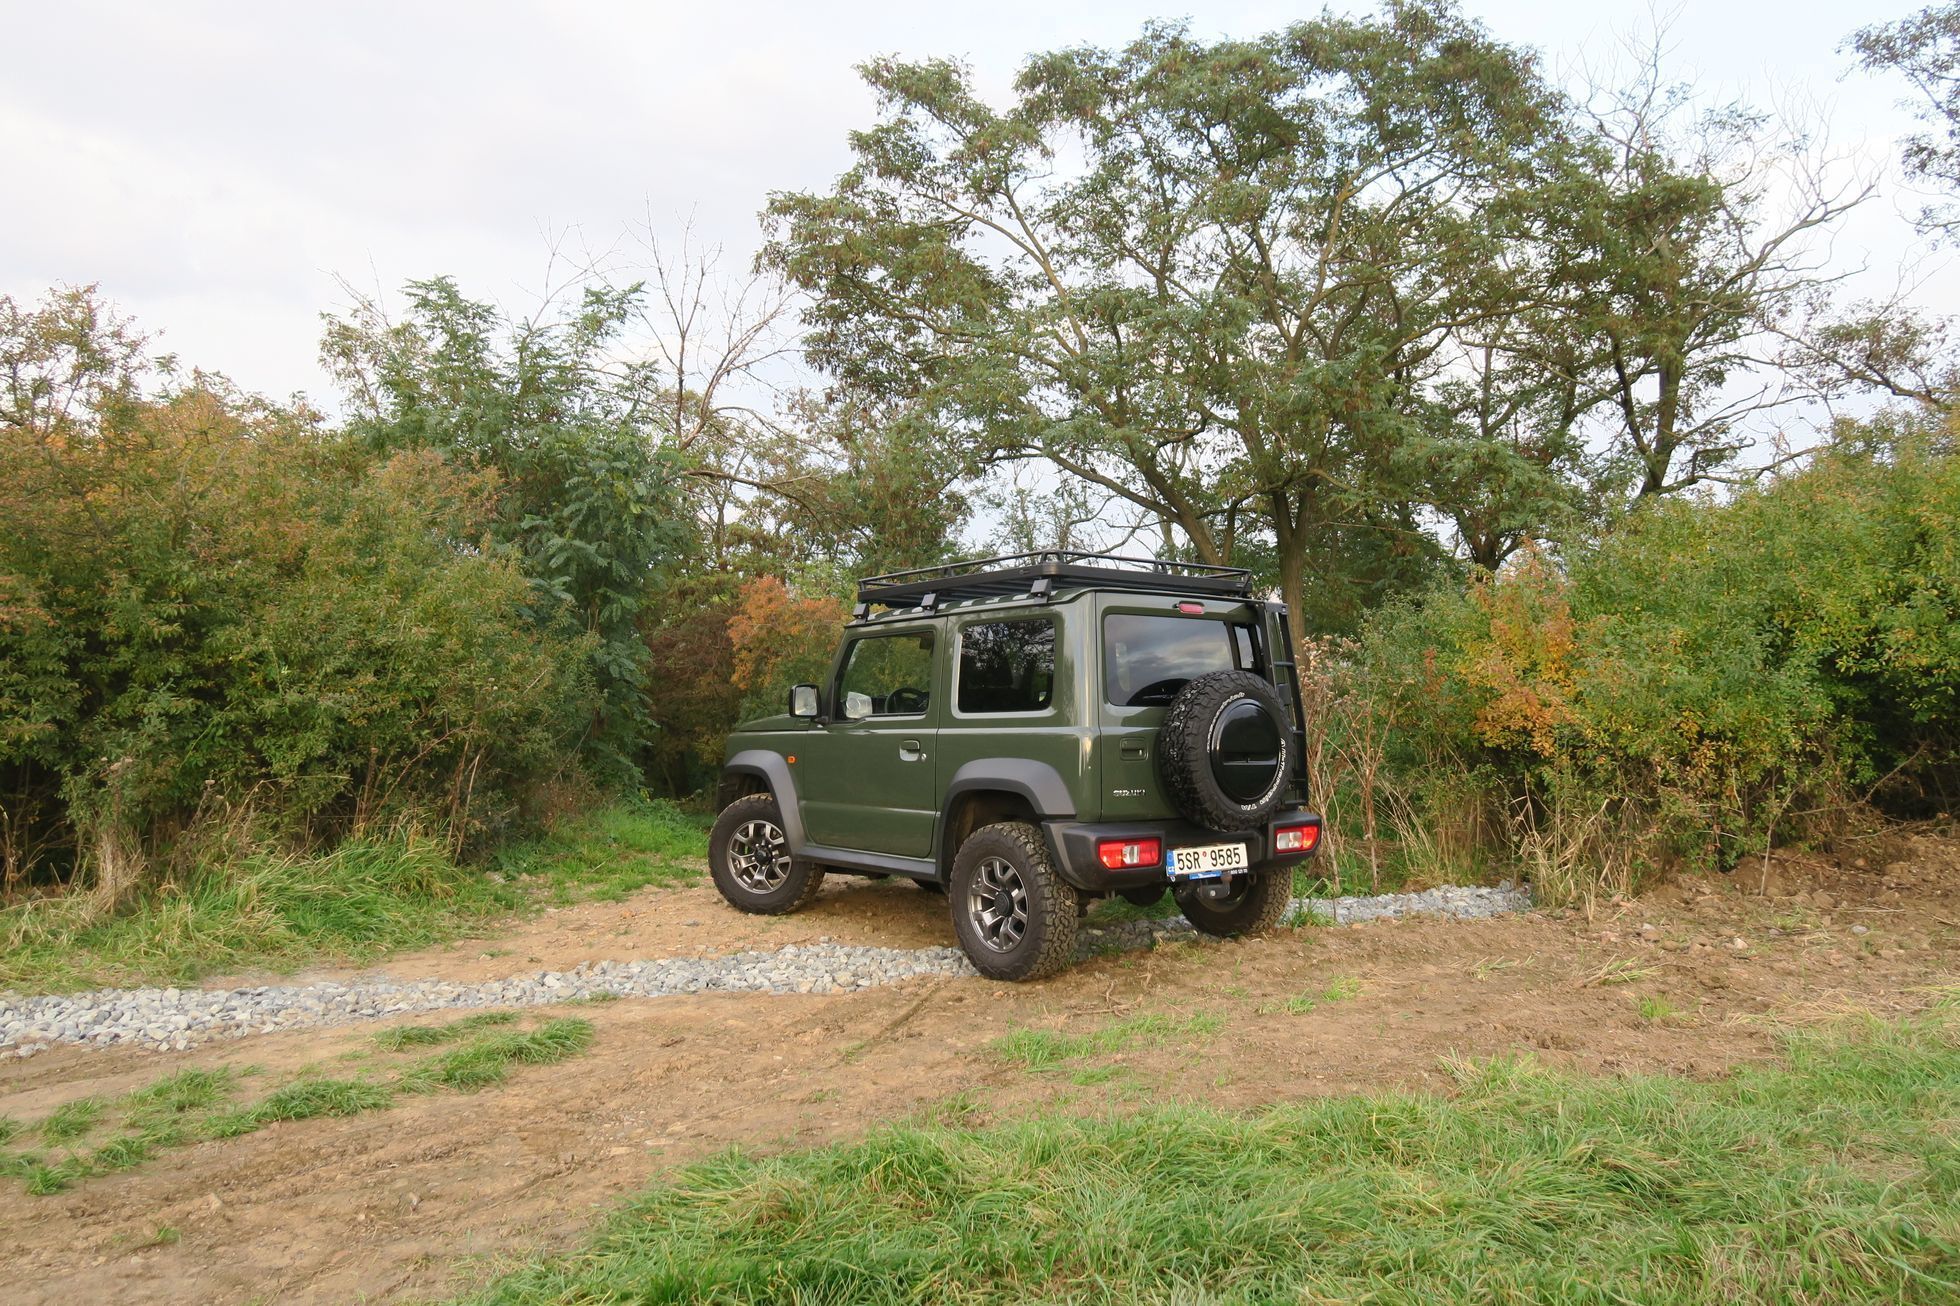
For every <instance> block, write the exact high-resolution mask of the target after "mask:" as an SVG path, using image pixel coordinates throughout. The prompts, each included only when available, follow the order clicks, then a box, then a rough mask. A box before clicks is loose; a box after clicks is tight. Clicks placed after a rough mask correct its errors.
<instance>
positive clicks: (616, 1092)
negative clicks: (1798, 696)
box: [0, 838, 1960, 1304]
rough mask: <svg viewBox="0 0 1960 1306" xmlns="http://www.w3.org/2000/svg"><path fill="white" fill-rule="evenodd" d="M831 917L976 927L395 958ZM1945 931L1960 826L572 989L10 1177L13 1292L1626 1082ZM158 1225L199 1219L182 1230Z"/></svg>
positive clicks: (17, 1110) (18, 1105) (377, 1266)
mask: <svg viewBox="0 0 1960 1306" xmlns="http://www.w3.org/2000/svg"><path fill="white" fill-rule="evenodd" d="M1861 861H1862V862H1863V863H1864V864H1863V865H1860V864H1858V863H1859V862H1861ZM1765 891H1766V892H1765ZM820 937H828V938H831V939H833V940H835V941H838V942H844V943H877V944H886V945H894V946H923V945H927V944H941V943H945V942H948V941H949V940H950V938H951V930H950V927H949V926H948V925H947V923H946V921H945V919H944V903H943V900H942V899H939V898H937V897H934V896H930V895H927V894H924V893H921V892H919V891H918V890H916V889H915V888H912V887H911V886H909V885H904V884H898V883H892V882H885V883H865V882H859V881H840V882H834V883H833V884H832V885H831V886H827V887H826V889H825V892H824V894H823V896H822V897H821V898H820V899H819V901H818V902H817V904H816V905H815V906H814V907H813V908H812V909H811V910H809V911H806V912H805V913H803V914H801V915H798V916H795V917H791V918H787V919H780V920H778V919H758V918H750V917H742V916H738V915H736V914H735V913H733V912H731V911H729V910H728V909H726V908H725V907H723V906H722V905H721V904H720V902H719V900H718V899H716V898H715V897H714V895H713V894H712V892H711V891H710V890H708V889H706V888H690V889H679V890H664V891H663V890H649V891H647V892H645V893H643V894H641V895H639V896H637V897H636V898H634V899H632V900H630V901H629V902H627V903H624V904H590V905H587V906H583V907H577V908H570V909H566V910H563V911H560V912H557V913H555V914H552V915H549V916H546V917H543V918H541V919H539V920H537V921H535V922H533V923H530V924H528V925H525V926H524V927H522V928H519V929H517V930H514V931H512V932H510V933H508V934H505V935H503V936H501V937H498V938H495V939H483V940H475V941H471V942H469V943H466V944H463V945H459V946H457V947H453V948H450V949H445V950H442V951H437V952H431V953H428V954H421V955H416V956H412V957H404V958H399V959H397V960H395V961H393V962H391V963H390V964H389V965H388V966H387V967H386V968H385V969H386V971H387V973H389V974H392V975H399V976H404V977H412V976H433V975H443V976H449V977H454V978H487V977H491V976H497V975H503V974H509V973H512V972H515V971H518V970H522V969H525V968H527V967H528V968H537V967H539V966H548V967H564V966H570V965H572V964H575V963H576V962H578V961H581V960H594V959H600V958H608V957H611V958H625V957H656V956H676V955H692V954H695V953H719V952H724V951H730V950H734V949H736V948H741V947H774V946H779V945H781V944H783V943H789V942H814V941H816V940H817V939H818V938H820ZM1956 943H1960V842H1954V841H1946V840H1936V839H1931V838H1920V839H1915V840H1912V841H1910V842H1908V843H1905V844H1902V845H1900V846H1899V847H1897V848H1895V849H1893V850H1891V851H1890V853H1889V854H1880V853H1878V852H1873V853H1870V854H1868V855H1865V856H1863V857H1858V856H1855V855H1847V859H1846V861H1845V863H1844V864H1843V865H1842V866H1839V865H1837V864H1835V863H1833V862H1829V861H1825V860H1822V859H1803V858H1791V859H1784V860H1781V861H1779V862H1778V863H1776V864H1775V865H1774V866H1773V867H1772V868H1771V869H1770V870H1769V872H1768V873H1767V874H1765V873H1764V870H1763V868H1762V866H1761V865H1760V864H1759V863H1756V864H1751V865H1750V866H1748V867H1746V868H1745V869H1744V870H1743V871H1741V872H1739V873H1738V874H1737V875H1734V876H1730V877H1725V878H1719V879H1716V878H1710V879H1696V880H1693V881H1687V882H1683V883H1680V884H1674V885H1669V886H1665V887H1663V888H1661V889H1659V890H1656V891H1655V892H1653V893H1651V894H1650V895H1648V896H1647V897H1645V898H1643V899H1642V900H1640V901H1638V902H1634V903H1631V904H1626V905H1624V906H1621V907H1619V908H1616V909H1615V910H1614V911H1613V912H1612V913H1611V914H1610V915H1603V916H1600V917H1597V918H1595V919H1594V920H1591V921H1587V920H1585V919H1583V918H1580V917H1577V916H1571V915H1564V916H1559V915H1546V914H1539V913H1534V914H1530V915H1525V916H1518V917H1510V918H1500V919H1493V920H1487V921H1468V922H1446V921H1406V922H1400V923H1397V922H1378V923H1373V924H1369V925H1363V926H1355V927H1350V928H1342V929H1335V928H1310V929H1303V930H1299V931H1296V932H1291V933H1286V934H1282V935H1280V936H1276V937H1273V938H1269V939H1261V940H1256V941H1251V942H1246V943H1237V944H1221V945H1190V944H1180V945H1169V946H1163V947H1159V948H1157V949H1155V950H1154V951H1149V952H1141V953H1133V954H1129V955H1121V956H1111V957H1105V958H1102V959H1099V960H1096V961H1093V962H1089V963H1087V964H1084V965H1082V966H1080V967H1078V968H1077V969H1075V970H1073V971H1070V972H1069V973H1067V974H1065V975H1063V976H1061V977H1059V978H1057V979H1055V980H1052V981H1049V982H1047V983H1043V984H1038V985H1026V986H1012V985H999V984H994V983H990V982H988V981H984V980H979V979H950V980H928V981H920V982H916V983H912V984H905V985H899V986H895V987H890V988H884V989H877V990H871V991H866V992H862V993H856V994H850V995H841V996H834V997H814V996H795V995H767V994H742V995H732V994H731V995H714V996H702V997H691V998H660V999H645V1000H622V1001H618V1002H612V1003H607V1004H603V1005H595V1006H583V1007H580V1008H578V1014H580V1015H581V1016H583V1017H585V1018H587V1019H589V1020H591V1021H592V1022H593V1024H594V1026H595V1027H596V1037H595V1039H594V1042H593V1045H592V1048H591V1050H590V1051H589V1052H587V1053H586V1054H584V1055H583V1056H581V1057H578V1058H576V1059H573V1060H571V1061H567V1062H563V1063H561V1064H558V1065H553V1066H544V1067H533V1068H527V1069H522V1070H520V1071H519V1072H518V1073H517V1074H516V1075H515V1076H514V1077H513V1078H512V1079H511V1080H510V1082H509V1083H507V1084H505V1085H503V1086H501V1087H496V1088H490V1089H486V1090H484V1091H482V1092H478V1093H474V1094H457V1093H447V1094H439V1095H429V1096H422V1097H411V1098H403V1099H402V1100H401V1102H400V1103H399V1104H398V1105H397V1106H395V1107H394V1108H393V1109H390V1110H386V1111H380V1112H375V1113H373V1114H369V1115H362V1116H353V1117H349V1118H344V1119H333V1118H322V1119H314V1120H306V1121H299V1122H291V1123H286V1124H279V1125H274V1126H271V1127H269V1128H266V1129H264V1130H262V1131H260V1132H258V1133H254V1134H249V1135H246V1136H244V1137H240V1138H236V1139H230V1140H226V1141H221V1142H218V1141H214V1142H203V1143H198V1144H195V1145H191V1146H186V1147H182V1148H178V1149H174V1150H171V1151H167V1152H164V1153H162V1154H160V1155H159V1156H158V1157H157V1158H156V1159H155V1160H153V1161H151V1162H149V1163H148V1164H146V1165H144V1166H142V1167H141V1168H138V1169H135V1170H132V1171H129V1172H127V1173H124V1174H113V1175H106V1176H101V1177H97V1178H92V1179H88V1180H85V1181H82V1182H80V1183H79V1184H77V1185H76V1186H75V1187H73V1188H71V1189H69V1190H68V1191H66V1192H62V1193H59V1194H56V1195H53V1196H48V1197H29V1196H26V1195H25V1194H24V1193H23V1192H22V1190H21V1188H20V1186H19V1184H18V1183H15V1182H13V1181H0V1182H4V1183H5V1184H6V1187H5V1188H0V1210H4V1211H5V1213H6V1224H7V1240H8V1244H9V1246H8V1256H7V1275H6V1279H7V1282H8V1285H9V1286H8V1297H9V1299H10V1300H13V1301H22V1302H35V1301H46V1302H54V1301H60V1302H63V1303H64V1304H66V1303H72V1302H75V1301H94V1300H117V1301H124V1302H130V1301H165V1302H193V1301H195V1302H246V1301H253V1300H268V1301H271V1300H276V1301H282V1302H285V1301H347V1300H387V1299H391V1298H395V1297H400V1296H415V1297H425V1296H430V1295H439V1294H441V1293H444V1292H447V1291H453V1290H457V1289H459V1288H462V1287H466V1286H468V1285H469V1284H470V1283H472V1282H477V1281H480V1280H481V1279H483V1278H484V1277H486V1276H487V1275H489V1274H490V1273H492V1272H493V1271H494V1270H495V1268H496V1267H497V1265H498V1263H499V1262H500V1260H503V1259H506V1258H514V1257H519V1256H522V1255H525V1254H527V1253H531V1252H535V1251H539V1250H545V1249H553V1248H560V1247H564V1246H566V1245H568V1244H570V1243H571V1242H573V1241H575V1240H576V1239H577V1238H578V1237H579V1236H580V1235H581V1234H583V1233H585V1232H586V1231H587V1230H589V1229H590V1228H591V1227H592V1225H593V1224H594V1222H595V1221H596V1220H597V1219H598V1218H599V1217H600V1216H601V1215H602V1214H603V1213H604V1212H605V1211H606V1210H607V1209H608V1208H609V1207H610V1206H611V1205H612V1204H613V1203H615V1202H616V1201H617V1200H618V1199H620V1198H622V1197H623V1196H625V1195H626V1194H628V1193H630V1192H632V1191H633V1190H634V1189H636V1188H639V1187H641V1186H643V1185H644V1184H646V1183H647V1182H648V1181H650V1180H652V1179H654V1178H657V1177H658V1176H660V1175H661V1174H662V1173H664V1172H666V1171H669V1170H671V1169H672V1168H673V1167H674V1166H676V1165H677V1164H680V1163H683V1162H686V1161H689V1160H693V1159H696V1158H699V1157H702V1156H704V1155H707V1154H709V1153H712V1152H714V1151H717V1150H719V1149H722V1148H725V1147H728V1146H730V1145H735V1144H739V1145H741V1146H743V1147H745V1148H748V1149H752V1150H755V1149H761V1150H767V1149H775V1148H784V1147H798V1146H807V1145H810V1144H815V1143H821V1142H824V1141H828V1140H832V1139H838V1138H844V1137H850V1136H853V1135H856V1134H859V1133H861V1132H863V1131H864V1130H866V1129H869V1128H872V1127H875V1126H877V1125H879V1124H881V1123H885V1122H891V1121H897V1120H905V1119H915V1118H919V1117H921V1116H933V1117H936V1118H947V1117H957V1118H960V1119H963V1120H968V1121H973V1122H983V1121H986V1120H990V1119H999V1118H1003V1117H1011V1116H1014V1115H1016V1114H1019V1113H1024V1112H1030V1111H1037V1110H1039V1111H1048V1110H1066V1111H1079V1112H1098V1111H1107V1110H1123V1109H1127V1108H1129V1107H1132V1106H1135V1105H1138V1104H1141V1103H1162V1102H1164V1101H1166V1100H1172V1101H1195V1102H1205V1103H1209V1104H1213V1105H1217V1106H1221V1107H1227V1108H1251V1107H1257V1106H1258V1105H1260V1104H1262V1103H1267V1102H1272V1101H1275V1100H1281V1099H1286V1098H1293V1097H1300V1096H1305V1095H1312V1094H1326V1093H1351V1092H1364V1091H1373V1090H1380V1089H1390V1088H1410V1087H1414V1088H1421V1087H1424V1086H1430V1087H1434V1088H1437V1089H1439V1090H1440V1089H1441V1088H1442V1087H1443V1086H1444V1084H1445V1077H1444V1076H1443V1075H1442V1074H1441V1073H1440V1071H1439V1066H1440V1065H1441V1063H1442V1062H1443V1060H1444V1059H1445V1058H1447V1057H1451V1056H1467V1057H1483V1056H1492V1055H1499V1054H1515V1053H1529V1054H1531V1055H1534V1056H1536V1057H1538V1058H1540V1059H1542V1060H1544V1061H1547V1062H1550V1063H1554V1064H1558V1065H1564V1066H1570V1067H1574V1068H1578V1069H1583V1070H1587V1071H1594V1072H1601V1073H1608V1074H1631V1073H1644V1072H1668V1073H1679V1074H1686V1075H1692V1076H1713V1075H1718V1074H1721V1073H1723V1072H1724V1071H1725V1070H1726V1069H1728V1068H1729V1067H1731V1066H1733V1065H1735V1064H1737V1063H1738V1062H1741V1061H1745V1060H1749V1059H1755V1058H1762V1057H1767V1056H1771V1055H1774V1054H1775V1052H1776V1050H1777V1048H1778V1046H1779V1040H1780V1039H1781V1038H1782V1037H1783V1035H1784V1033H1785V1031H1787V1030H1788V1029H1789V1028H1790V1027H1792V1026H1800V1025H1804V1024H1808V1023H1813V1022H1817V1021H1820V1020H1825V1019H1829V1018H1832V1017H1835V1016H1839V1015H1842V1014H1845V1013H1849V1012H1856V1011H1871V1012H1875V1013H1880V1014H1895V1013H1902V1012H1906V1011H1911V1010H1914V1009H1918V1008H1921V1007H1924V1006H1926V1005H1928V1004H1929V1003H1930V1002H1932V1001H1935V1000H1937V999H1938V998H1940V997H1941V995H1942V993H1944V994H1945V995H1946V996H1949V997H1950V996H1951V995H1952V994H1953V993H1954V985H1955V983H1956V977H1955V975H1954V970H1953V958H1954V956H1955V951H1954V947H1955V944H1956ZM327 974H328V973H327V972H318V973H316V976H315V977H325V976H326V975H327ZM239 978H240V977H232V978H231V979H229V980H224V981H214V984H229V983H235V982H237V981H238V979H239ZM1152 1013H1156V1014H1163V1015H1167V1016H1177V1017H1182V1016H1188V1015H1191V1014H1198V1013H1202V1014H1206V1015H1209V1016H1213V1017H1216V1018H1217V1023H1216V1028H1215V1031H1214V1032H1209V1033H1203V1034H1199V1035H1196V1036H1195V1037H1193V1038H1190V1039H1177V1040H1172V1041H1169V1042H1161V1043H1157V1042H1148V1041H1146V1042H1143V1043H1139V1044H1137V1045H1135V1046H1131V1047H1128V1048H1126V1049H1124V1050H1120V1051H1117V1052H1114V1053H1111V1054H1109V1055H1107V1056H1102V1057H1098V1058H1093V1059H1089V1060H1085V1061H1082V1062H1080V1063H1073V1064H1070V1065H1068V1066H1065V1067H1063V1068H1061V1069H1059V1070H1051V1071H1043V1072H1037V1071H1030V1070H1027V1069H1025V1068H1023V1067H1021V1066H1019V1065H1016V1064H1015V1063H1013V1062H1011V1061H1009V1060H1007V1059H1004V1058H1003V1057H1002V1056H1001V1055H1000V1053H999V1051H998V1050H996V1049H993V1048H990V1046H989V1044H990V1043H991V1042H992V1041H993V1040H995V1039H997V1038H999V1037H1001V1036H1002V1035H1004V1034H1007V1033H1009V1032H1011V1031H1014V1030H1017V1029H1023V1028H1035V1029H1057V1030H1070V1031H1078V1032H1079V1031H1082V1030H1086V1029H1094V1028H1097V1027H1099V1026H1102V1025H1106V1024H1109V1023H1112V1022H1118V1021H1123V1020H1127V1019H1130V1018H1132V1017H1135V1016H1137V1015H1141V1014H1152ZM426 1020H427V1018H422V1022H426ZM422 1022H412V1023H422ZM377 1028H378V1027H377V1026H374V1025H361V1026H350V1027H345V1028H339V1029H333V1030H327V1031H316V1032H309V1033H303V1034H285V1035H265V1036H260V1037H256V1038H248V1039H243V1040H238V1041H235V1042H228V1043H219V1044H213V1045H210V1046H207V1047H204V1048H201V1049H196V1050H193V1051H191V1052H187V1053H179V1054H163V1053H139V1052H117V1051H109V1052H84V1051H80V1050H76V1049H73V1048H60V1049H56V1050H54V1051H51V1052H47V1053H44V1054H42V1055H40V1056H37V1057H34V1058H32V1059H30V1060H25V1061H16V1062H9V1063H7V1064H6V1065H5V1066H4V1067H3V1068H0V1114H4V1115H7V1116H12V1117H14V1118H15V1119H21V1120H26V1119H34V1118H39V1117H42V1116H45V1115H46V1113H47V1112H48V1111H50V1110H51V1109H53V1108H54V1107H56V1106H59V1105H60V1104H61V1103H63V1102H65V1101H69V1100H72V1099H75V1098H78V1097H82V1096H87V1095H98V1096H99V1095H108V1094H115V1093H121V1092H127V1091H129V1090H130V1089H133V1088H136V1087H139V1086H141V1085H143V1084H145V1083H148V1082H151V1081H153V1080H154V1079H156V1078H157V1077H158V1076H159V1075H162V1074H164V1073H166V1072H168V1071H171V1070H175V1069H178V1068H181V1067H185V1066H215V1065H232V1066H245V1065H253V1066H258V1067H263V1068H265V1069H267V1070H268V1071H273V1072H277V1071H280V1070H282V1069H285V1070H290V1069H293V1068H297V1067H302V1066H308V1065H314V1064H318V1063H320V1062H322V1061H326V1060H331V1059H332V1058H335V1057H337V1056H341V1055H343V1054H346V1053H350V1052H357V1051H358V1050H359V1049H361V1048H363V1047H366V1046H369V1045H370V1043H371V1040H372V1038H373V1036H374V1033H375V1030H376V1029H377ZM1090 1070H1093V1072H1094V1073H1083V1072H1085V1071H1090ZM160 1229H167V1230H169V1231H171V1232H172V1233H174V1235H175V1240H174V1241H169V1240H168V1239H167V1238H166V1239H165V1240H164V1241H162V1242H161V1244H159V1241H158V1231H159V1230H160Z"/></svg>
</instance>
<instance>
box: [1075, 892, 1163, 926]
mask: <svg viewBox="0 0 1960 1306" xmlns="http://www.w3.org/2000/svg"><path fill="white" fill-rule="evenodd" d="M1178 914H1179V912H1178V907H1177V899H1176V898H1173V897H1172V896H1171V892H1170V890H1169V889H1166V890H1164V896H1163V897H1161V898H1159V899H1157V901H1155V902H1152V903H1146V904H1145V905H1143V906H1141V907H1139V906H1138V905H1137V904H1136V903H1133V902H1131V901H1130V900H1129V899H1127V898H1115V897H1110V898H1104V899H1103V900H1102V901H1101V902H1098V903H1096V904H1095V905H1094V906H1092V907H1091V908H1090V909H1089V915H1088V919H1087V923H1088V924H1090V925H1117V924H1120V923H1122V922H1124V921H1161V920H1169V919H1170V918H1171V917H1173V916H1176V915H1178Z"/></svg>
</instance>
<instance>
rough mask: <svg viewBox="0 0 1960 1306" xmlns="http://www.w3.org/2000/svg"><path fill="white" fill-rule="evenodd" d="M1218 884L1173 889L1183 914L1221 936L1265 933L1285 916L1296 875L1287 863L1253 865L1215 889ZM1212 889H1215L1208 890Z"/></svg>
mask: <svg viewBox="0 0 1960 1306" xmlns="http://www.w3.org/2000/svg"><path fill="white" fill-rule="evenodd" d="M1216 889H1217V886H1214V885H1205V884H1179V885H1174V886H1173V887H1172V889H1171V896H1172V897H1174V898H1176V899H1177V906H1178V910H1179V911H1181V912H1183V913H1184V918H1185V919H1186V920H1188V921H1190V922H1191V924H1193V925H1195V926H1196V927H1197V928H1198V929H1199V930H1200V931H1202V932H1203V933H1206V934H1213V935H1217V936H1218V937H1219V938H1221V939H1231V938H1237V937H1238V936H1239V935H1242V934H1264V933H1266V932H1267V931H1269V930H1275V929H1278V928H1279V923H1280V921H1282V920H1284V919H1285V918H1286V907H1287V904H1288V903H1289V902H1291V901H1292V899H1293V875H1292V872H1291V871H1290V870H1289V869H1288V868H1286V867H1284V866H1269V867H1263V868H1254V869H1253V870H1252V871H1251V872H1249V873H1247V874H1245V875H1240V876H1237V877H1235V878H1234V879H1233V880H1232V881H1231V883H1230V884H1229V885H1227V886H1225V888H1224V892H1223V893H1218V892H1216ZM1207 890H1212V892H1207Z"/></svg>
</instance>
